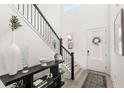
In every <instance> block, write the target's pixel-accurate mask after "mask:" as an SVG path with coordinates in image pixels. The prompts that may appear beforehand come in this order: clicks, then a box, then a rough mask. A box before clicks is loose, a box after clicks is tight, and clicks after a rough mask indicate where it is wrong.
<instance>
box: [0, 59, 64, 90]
mask: <svg viewBox="0 0 124 93" xmlns="http://www.w3.org/2000/svg"><path fill="white" fill-rule="evenodd" d="M63 62H64V61H50V62H48V64H47V66H41V65H36V66H33V67H30V68H29V69H28V70H29V71H28V72H27V73H22V70H20V71H18V73H17V74H16V75H13V76H10V75H8V74H7V75H3V76H0V79H1V80H2V82H3V83H4V84H5V85H6V86H7V85H9V84H12V83H14V82H17V81H19V80H23V84H24V85H25V87H26V88H33V87H34V86H33V75H34V74H36V73H38V72H41V71H43V70H46V69H48V68H50V72H51V73H52V74H53V77H52V79H51V80H49V81H48V82H47V84H45V85H44V86H43V87H51V88H53V87H61V74H60V72H59V64H60V63H63Z"/></svg>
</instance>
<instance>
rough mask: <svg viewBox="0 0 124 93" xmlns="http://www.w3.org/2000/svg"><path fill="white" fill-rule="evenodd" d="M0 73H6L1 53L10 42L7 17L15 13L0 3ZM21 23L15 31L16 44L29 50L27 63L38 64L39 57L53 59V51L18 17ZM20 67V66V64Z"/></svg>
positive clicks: (10, 32) (10, 33) (30, 64)
mask: <svg viewBox="0 0 124 93" xmlns="http://www.w3.org/2000/svg"><path fill="white" fill-rule="evenodd" d="M0 11H3V12H1V14H0V21H1V22H0V75H3V74H6V73H7V71H6V69H5V65H4V61H3V60H2V55H3V52H4V50H5V49H6V48H7V47H9V46H10V44H11V35H12V31H11V30H10V28H9V19H10V18H11V15H16V13H15V12H14V11H12V10H11V8H10V7H9V6H8V5H0ZM19 20H20V22H21V24H22V25H23V26H22V27H20V28H19V29H18V30H17V31H16V32H15V34H16V37H15V38H16V41H15V42H16V44H17V45H18V46H19V47H20V48H21V49H22V48H27V49H28V51H29V55H28V65H29V66H33V65H37V64H39V63H40V62H39V59H40V58H48V59H53V56H54V52H53V51H52V50H51V49H50V48H49V47H48V46H47V45H46V43H44V41H42V40H41V39H40V38H39V37H38V36H37V34H35V33H34V32H33V31H32V29H31V28H30V27H29V26H27V24H26V23H25V22H24V21H23V20H22V19H20V17H19ZM12 65H13V63H12ZM20 69H21V66H20Z"/></svg>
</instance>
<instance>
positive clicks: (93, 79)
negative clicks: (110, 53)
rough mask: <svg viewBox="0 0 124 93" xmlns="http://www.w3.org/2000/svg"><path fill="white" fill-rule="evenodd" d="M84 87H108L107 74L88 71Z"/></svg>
mask: <svg viewBox="0 0 124 93" xmlns="http://www.w3.org/2000/svg"><path fill="white" fill-rule="evenodd" d="M82 88H106V79H105V76H103V75H99V74H95V73H88V76H87V78H86V80H85V82H84V84H83V85H82Z"/></svg>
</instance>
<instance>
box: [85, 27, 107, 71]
mask: <svg viewBox="0 0 124 93" xmlns="http://www.w3.org/2000/svg"><path fill="white" fill-rule="evenodd" d="M87 47H88V52H87V61H88V62H87V66H88V69H90V70H94V71H100V72H106V56H107V54H106V53H107V52H106V30H105V29H102V28H100V29H91V30H88V46H87Z"/></svg>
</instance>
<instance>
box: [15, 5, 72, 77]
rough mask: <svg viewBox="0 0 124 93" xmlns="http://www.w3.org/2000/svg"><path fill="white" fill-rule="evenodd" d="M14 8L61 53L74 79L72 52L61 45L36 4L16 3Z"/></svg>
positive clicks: (60, 41) (60, 40)
mask: <svg viewBox="0 0 124 93" xmlns="http://www.w3.org/2000/svg"><path fill="white" fill-rule="evenodd" d="M16 8H17V9H18V11H19V12H20V13H21V14H22V15H23V16H24V17H25V19H26V20H27V21H28V22H29V23H30V24H31V25H32V26H33V28H35V29H36V31H37V33H38V35H40V36H41V37H42V38H43V39H44V41H45V42H46V43H47V44H48V45H49V46H50V47H52V49H53V50H55V51H56V52H58V53H60V54H61V55H62V57H63V59H64V61H65V62H64V64H65V65H66V66H67V67H68V69H69V71H70V72H71V79H74V54H73V53H70V52H69V51H68V50H67V49H66V48H65V47H64V46H63V45H62V39H61V38H59V36H58V35H57V34H56V32H55V31H54V29H53V28H52V26H51V25H50V23H49V22H48V21H47V19H46V18H45V16H44V15H43V13H42V12H41V10H40V9H39V7H38V6H37V5H36V4H18V5H16Z"/></svg>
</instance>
